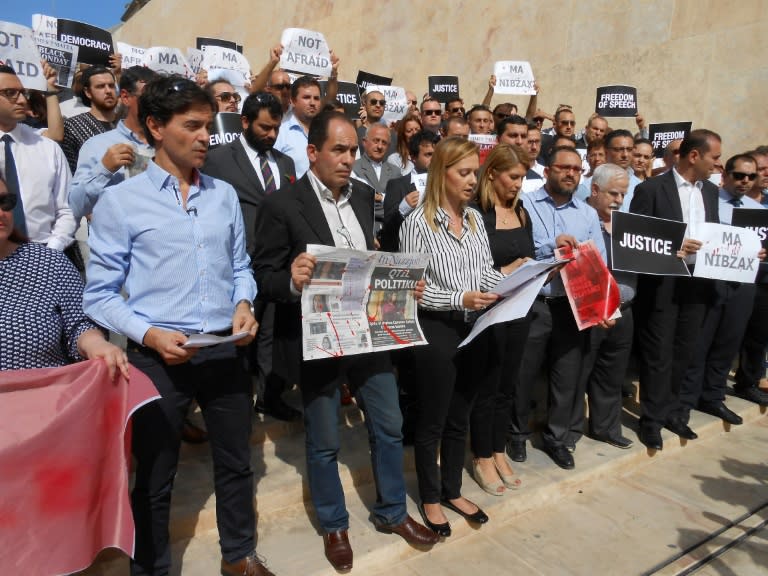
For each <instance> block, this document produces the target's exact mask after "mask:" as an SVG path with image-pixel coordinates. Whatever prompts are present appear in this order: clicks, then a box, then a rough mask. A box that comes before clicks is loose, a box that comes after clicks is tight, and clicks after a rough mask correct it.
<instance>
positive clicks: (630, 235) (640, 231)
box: [611, 210, 690, 276]
mask: <svg viewBox="0 0 768 576" xmlns="http://www.w3.org/2000/svg"><path fill="white" fill-rule="evenodd" d="M686 228H687V224H686V223H685V222H677V221H676V220H664V219H663V218H654V217H652V216H641V215H639V214H627V213H624V212H619V211H618V210H615V211H614V212H613V213H612V214H611V263H612V268H613V270H623V271H625V272H639V273H642V274H655V275H660V276H690V274H689V272H688V268H687V266H686V265H685V262H683V261H682V260H681V259H680V258H678V257H677V251H678V249H679V248H680V246H682V244H683V237H684V236H685V229H686Z"/></svg>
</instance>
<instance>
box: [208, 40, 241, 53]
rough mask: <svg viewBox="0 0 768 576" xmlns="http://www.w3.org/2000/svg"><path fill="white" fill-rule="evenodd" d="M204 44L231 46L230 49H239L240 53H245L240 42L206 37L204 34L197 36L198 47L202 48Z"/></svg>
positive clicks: (222, 46)
mask: <svg viewBox="0 0 768 576" xmlns="http://www.w3.org/2000/svg"><path fill="white" fill-rule="evenodd" d="M203 46H219V47H221V48H229V49H230V50H237V51H238V52H240V54H242V53H243V47H242V46H241V45H240V44H237V43H235V42H232V41H230V40H220V39H219V38H205V37H203V36H198V37H197V49H198V50H202V49H203Z"/></svg>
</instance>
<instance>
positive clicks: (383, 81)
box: [355, 70, 392, 95]
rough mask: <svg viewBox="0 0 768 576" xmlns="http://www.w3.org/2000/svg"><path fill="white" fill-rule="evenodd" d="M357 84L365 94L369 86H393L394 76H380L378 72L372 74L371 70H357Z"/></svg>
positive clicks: (361, 92)
mask: <svg viewBox="0 0 768 576" xmlns="http://www.w3.org/2000/svg"><path fill="white" fill-rule="evenodd" d="M355 82H356V83H357V86H358V87H359V88H360V94H361V95H362V94H365V93H366V92H367V91H368V87H369V86H391V85H392V78H387V77H386V76H379V75H378V74H371V73H370V72H364V71H363V70H359V71H358V72H357V80H355Z"/></svg>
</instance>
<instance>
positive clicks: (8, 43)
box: [0, 21, 48, 91]
mask: <svg viewBox="0 0 768 576" xmlns="http://www.w3.org/2000/svg"><path fill="white" fill-rule="evenodd" d="M0 63H2V64H6V65H8V66H10V67H11V68H13V69H14V71H15V72H16V75H17V76H18V77H19V81H21V85H22V86H24V88H27V89H28V90H41V91H46V90H48V82H46V80H45V76H44V75H43V66H42V64H40V52H38V50H37V44H36V43H35V36H34V34H32V28H27V27H26V26H22V25H21V24H14V23H13V22H1V21H0Z"/></svg>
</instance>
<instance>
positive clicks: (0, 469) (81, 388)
mask: <svg viewBox="0 0 768 576" xmlns="http://www.w3.org/2000/svg"><path fill="white" fill-rule="evenodd" d="M158 397H159V396H158V393H157V390H156V389H155V387H154V385H153V384H152V382H151V381H150V380H149V378H147V377H146V376H145V375H144V374H143V373H141V372H140V371H138V370H136V369H135V368H133V367H131V380H130V383H129V382H127V381H126V380H125V379H123V378H122V377H120V378H119V380H111V379H110V378H109V375H108V374H107V367H106V364H105V363H104V362H103V361H101V360H93V361H89V362H80V363H77V364H72V365H69V366H64V367H62V368H42V369H35V370H15V371H8V372H0V573H2V574H41V575H52V574H71V573H72V572H77V571H79V570H83V569H85V568H86V567H88V566H89V565H90V564H91V562H92V561H93V558H94V557H95V556H96V554H97V553H98V552H99V551H100V550H102V549H103V548H107V547H115V548H119V549H121V550H123V551H124V552H125V553H126V554H128V555H132V554H133V547H134V526H133V515H132V514H131V506H130V502H129V499H128V463H129V461H130V460H129V458H130V450H129V448H130V433H129V428H128V423H129V418H130V416H131V414H132V413H133V412H134V411H135V410H136V409H137V408H139V407H140V406H142V405H144V404H146V403H147V402H149V401H151V400H153V399H155V398H158Z"/></svg>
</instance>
